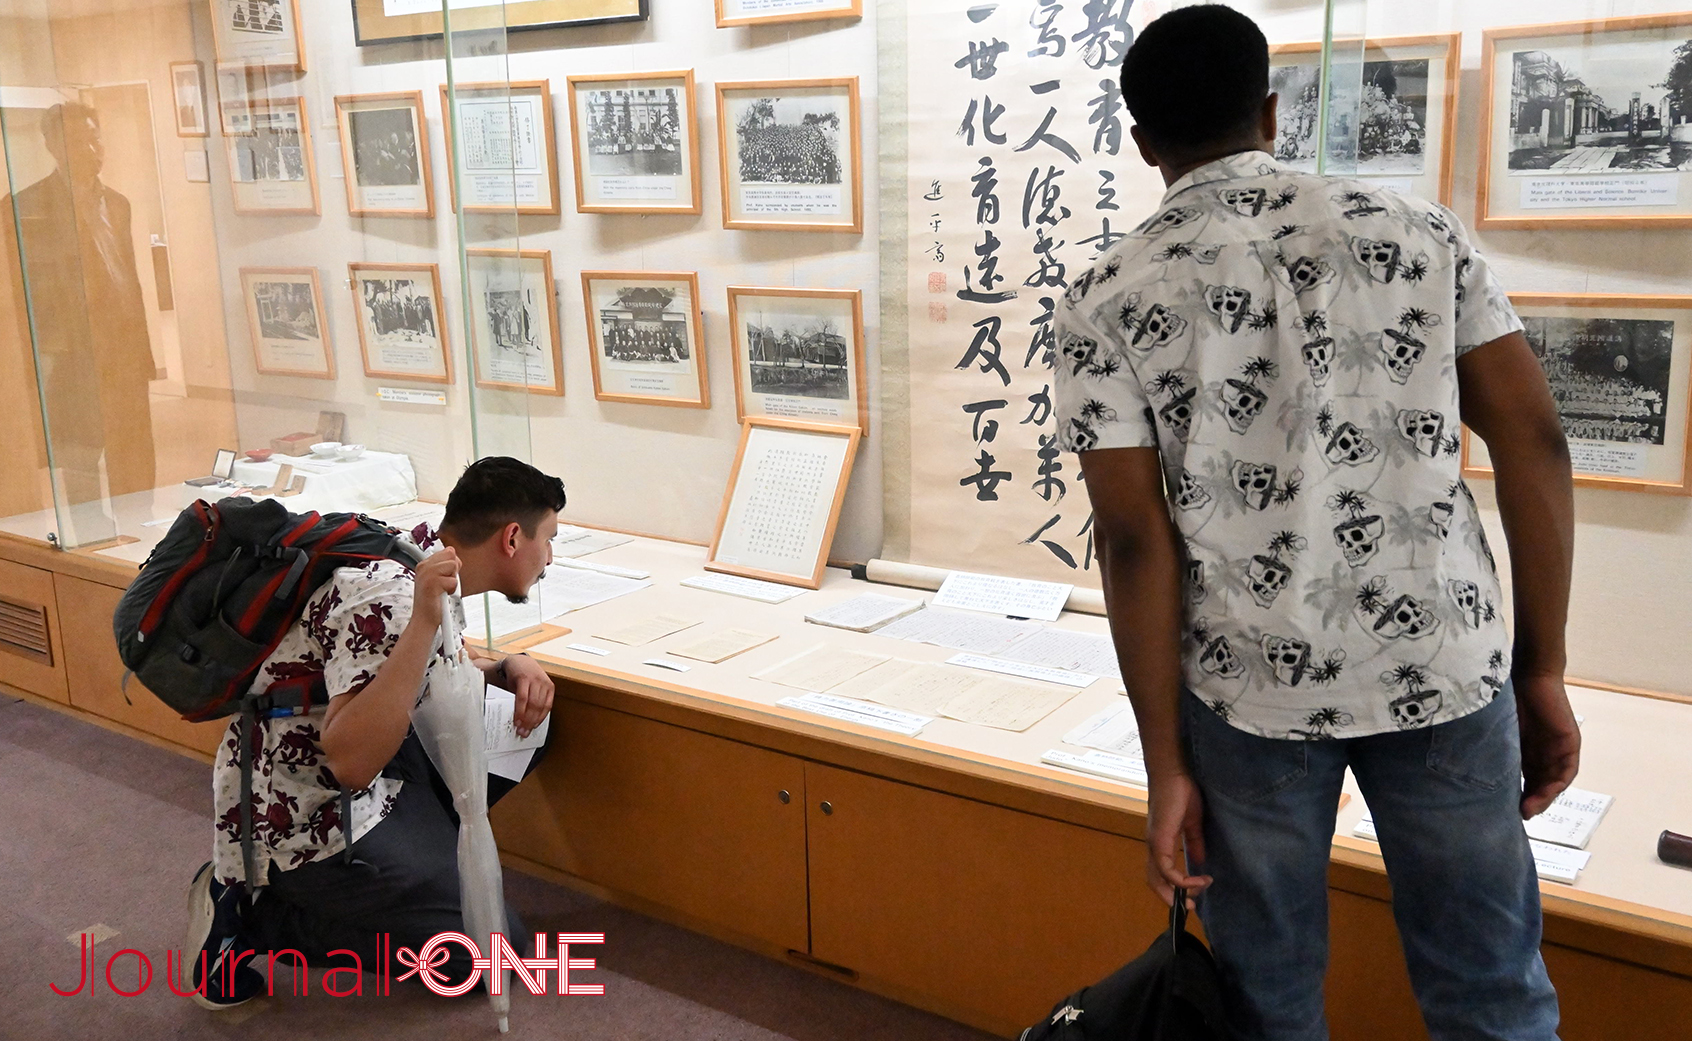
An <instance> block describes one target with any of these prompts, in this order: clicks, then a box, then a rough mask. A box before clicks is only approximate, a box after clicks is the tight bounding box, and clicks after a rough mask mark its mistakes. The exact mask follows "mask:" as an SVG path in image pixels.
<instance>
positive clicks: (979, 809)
mask: <svg viewBox="0 0 1692 1041" xmlns="http://www.w3.org/2000/svg"><path fill="white" fill-rule="evenodd" d="M805 790H806V793H807V800H806V804H805V806H806V815H807V820H808V822H809V827H810V830H809V837H810V853H811V953H812V954H813V955H814V956H815V957H816V958H818V959H821V960H822V961H825V962H831V963H834V964H836V965H841V966H844V967H846V968H849V969H853V970H856V971H857V972H858V973H859V974H861V975H862V976H864V977H866V978H867V980H868V981H870V982H871V985H872V986H874V987H875V988H876V989H880V990H883V991H885V992H887V993H890V994H893V995H894V996H897V997H901V998H904V999H905V1000H909V1001H912V1002H913V1003H916V1004H920V1005H924V1006H926V1007H928V1008H932V1009H934V1010H936V1011H939V1012H942V1013H944V1014H946V1015H950V1016H953V1017H955V1018H958V1019H962V1020H964V1021H966V1022H970V1023H973V1024H975V1025H978V1026H982V1027H985V1028H987V1029H990V1030H994V1031H997V1032H1001V1033H1005V1034H1007V1035H1008V1036H1014V1035H1015V1031H1017V1030H1020V1029H1021V1028H1022V1027H1025V1026H1028V1025H1030V1024H1032V1023H1033V1022H1034V1021H1035V1020H1036V1019H1038V1018H1039V1017H1040V1016H1042V1015H1043V1014H1044V1013H1046V1012H1049V1011H1050V1010H1051V1007H1052V1005H1053V1004H1055V1003H1056V1002H1058V1001H1059V1000H1060V999H1062V998H1063V997H1065V996H1066V995H1068V994H1069V993H1071V992H1073V991H1075V990H1078V989H1080V988H1081V987H1083V986H1086V985H1088V984H1091V983H1095V982H1097V981H1098V980H1099V979H1100V978H1102V977H1104V976H1105V975H1107V974H1109V973H1110V972H1112V971H1114V970H1115V969H1117V968H1118V967H1120V966H1121V965H1122V964H1123V963H1124V962H1126V961H1128V960H1129V959H1131V958H1133V957H1134V956H1135V955H1137V954H1139V953H1140V952H1141V951H1143V950H1144V949H1145V948H1146V946H1147V945H1148V944H1149V943H1150V942H1151V941H1152V940H1153V938H1155V937H1156V936H1157V935H1158V933H1160V932H1161V931H1162V930H1163V929H1164V928H1166V923H1167V916H1168V912H1167V910H1166V909H1164V908H1163V907H1162V906H1161V905H1160V904H1159V903H1158V901H1157V898H1156V897H1155V896H1153V895H1152V893H1151V891H1150V890H1148V889H1147V888H1146V886H1145V884H1144V882H1143V881H1142V879H1143V877H1144V874H1145V867H1144V864H1145V854H1144V846H1143V845H1142V844H1141V843H1139V842H1136V841H1134V840H1132V839H1128V838H1124V837H1122V836H1120V835H1111V834H1108V833H1105V832H1101V831H1095V830H1093V829H1091V828H1083V827H1079V826H1077V825H1073V824H1066V823H1062V822H1060V821H1055V820H1051V819H1048V818H1045V817H1037V816H1034V815H1032V814H1027V813H1022V812H1019V811H1016V810H1007V809H1004V808H1003V807H999V806H992V805H988V804H986V803H980V802H974V801H972V800H969V799H962V798H958V797H957V796H952V795H944V794H941V793H939V792H934V791H929V790H927V789H922V788H915V787H912V786H910V785H905V784H899V783H896V782H893V781H887V780H882V779H880V778H876V777H870V776H867V775H864V774H858V773H852V772H849V771H845V770H840V769H837V768H834V767H829V766H822V765H819V764H816V763H808V764H806V775H805Z"/></svg>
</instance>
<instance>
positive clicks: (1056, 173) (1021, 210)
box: [889, 0, 1163, 585]
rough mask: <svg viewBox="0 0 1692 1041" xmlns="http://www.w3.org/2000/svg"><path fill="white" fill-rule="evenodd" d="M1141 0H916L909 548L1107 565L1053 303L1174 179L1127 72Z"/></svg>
mask: <svg viewBox="0 0 1692 1041" xmlns="http://www.w3.org/2000/svg"><path fill="white" fill-rule="evenodd" d="M1141 6H1142V7H1143V6H1145V5H1143V4H1142V5H1141ZM935 8H943V10H935ZM1131 11H1132V13H1133V15H1134V23H1135V24H1143V21H1142V16H1144V15H1146V14H1147V12H1145V11H1142V10H1140V9H1137V8H1136V7H1135V0H1028V2H1024V3H1016V4H1011V3H997V4H995V3H990V2H979V0H978V2H973V3H970V2H967V0H956V2H949V3H943V4H924V5H922V6H921V7H920V8H918V7H917V6H916V5H912V8H911V10H910V13H909V20H908V23H907V26H906V30H907V31H906V39H907V40H908V41H909V43H908V46H907V50H908V54H907V61H906V69H907V79H906V83H905V85H904V86H905V89H906V92H907V94H906V96H907V97H908V99H909V100H908V102H907V105H908V126H909V131H908V133H909V145H908V164H907V171H908V173H907V184H906V204H907V227H906V235H907V239H908V241H907V243H906V268H907V283H908V284H907V293H908V296H907V312H908V313H907V318H908V322H909V345H910V346H909V369H910V386H909V394H910V405H909V414H910V431H909V436H910V445H911V448H910V453H909V465H910V473H909V482H908V487H909V489H910V491H909V514H908V517H909V522H908V523H909V545H908V547H900V546H892V547H890V548H891V549H904V550H906V553H905V555H907V556H908V558H909V559H910V560H913V561H916V562H920V563H923V564H931V565H935V566H941V567H966V566H967V567H971V568H973V569H975V570H997V571H1003V572H1008V573H1012V574H1017V575H1026V576H1030V577H1041V578H1054V579H1060V580H1063V581H1068V582H1074V583H1078V584H1082V585H1096V584H1097V582H1098V579H1097V577H1096V576H1097V565H1096V562H1095V560H1094V552H1093V543H1092V534H1091V533H1092V511H1091V508H1090V506H1089V503H1088V499H1087V489H1086V486H1085V485H1084V484H1083V483H1082V482H1081V475H1080V473H1079V472H1078V471H1077V468H1076V463H1075V457H1074V456H1073V455H1070V454H1066V453H1062V452H1060V451H1059V450H1058V447H1057V425H1056V421H1055V419H1054V418H1053V413H1052V397H1051V395H1052V389H1051V388H1052V378H1051V377H1052V366H1053V363H1054V361H1055V358H1054V352H1055V349H1056V340H1055V338H1054V337H1053V330H1052V318H1053V313H1054V310H1055V307H1056V305H1057V303H1058V302H1059V301H1060V300H1061V299H1062V297H1063V293H1064V292H1065V290H1066V289H1067V288H1068V286H1069V283H1070V281H1071V280H1072V279H1073V278H1074V276H1075V275H1077V274H1079V273H1080V272H1081V271H1083V270H1085V269H1086V268H1087V267H1088V266H1089V265H1090V264H1092V262H1093V261H1094V260H1095V259H1097V258H1098V257H1099V256H1100V255H1101V254H1103V253H1104V252H1105V251H1107V250H1108V249H1109V248H1110V247H1111V246H1113V245H1114V244H1116V243H1117V242H1118V241H1120V240H1121V238H1122V237H1123V235H1124V234H1125V233H1126V232H1127V231H1128V230H1129V229H1130V228H1131V227H1132V226H1133V225H1134V224H1136V223H1138V222H1139V220H1140V219H1141V218H1143V217H1144V216H1146V215H1147V214H1149V213H1150V212H1151V210H1152V208H1153V207H1154V206H1155V205H1156V202H1157V199H1158V198H1159V196H1160V195H1161V194H1162V190H1163V188H1162V184H1161V182H1160V181H1159V180H1158V178H1157V176H1156V173H1155V171H1152V170H1151V169H1149V168H1148V167H1146V166H1145V165H1144V164H1143V163H1142V161H1141V160H1140V157H1139V155H1138V152H1137V151H1136V149H1135V147H1134V144H1133V141H1132V140H1131V139H1130V137H1129V134H1128V126H1129V124H1130V119H1129V116H1128V113H1127V110H1126V109H1125V108H1124V107H1123V104H1122V95H1121V90H1120V88H1119V86H1118V78H1119V74H1120V69H1121V64H1122V58H1123V56H1124V54H1126V52H1127V49H1128V46H1129V45H1130V43H1132V41H1133V31H1134V30H1133V28H1132V27H1131V24H1130V19H1129V15H1130V12H1131ZM901 476H902V475H901ZM890 486H891V487H904V483H903V482H902V481H893V482H890ZM903 505H904V504H902V503H901V504H896V505H890V508H889V513H890V515H891V514H893V513H894V512H895V510H896V509H899V508H902V507H903Z"/></svg>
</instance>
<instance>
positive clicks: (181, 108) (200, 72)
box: [170, 61, 211, 137]
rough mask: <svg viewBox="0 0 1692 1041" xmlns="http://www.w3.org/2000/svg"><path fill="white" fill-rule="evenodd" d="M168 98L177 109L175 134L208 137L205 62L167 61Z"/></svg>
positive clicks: (178, 135) (209, 130)
mask: <svg viewBox="0 0 1692 1041" xmlns="http://www.w3.org/2000/svg"><path fill="white" fill-rule="evenodd" d="M170 99H171V103H172V107H173V108H174V109H175V111H176V136H177V137H209V136H211V126H210V125H209V123H210V121H209V119H208V117H207V116H206V76H205V66H203V65H201V64H200V63H199V62H197V61H173V62H171V63H170Z"/></svg>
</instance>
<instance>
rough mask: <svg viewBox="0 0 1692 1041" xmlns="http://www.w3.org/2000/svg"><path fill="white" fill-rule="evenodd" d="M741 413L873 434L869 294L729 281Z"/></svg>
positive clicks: (735, 386)
mask: <svg viewBox="0 0 1692 1041" xmlns="http://www.w3.org/2000/svg"><path fill="white" fill-rule="evenodd" d="M728 298H729V328H730V329H731V330H732V331H733V334H734V396H735V407H736V409H737V414H738V416H739V418H741V419H746V418H748V417H752V416H774V417H777V418H780V419H796V420H804V421H807V422H822V423H845V424H849V425H852V426H856V427H857V428H858V429H860V430H862V431H864V432H865V433H868V432H869V400H868V397H867V394H866V389H865V382H864V318H863V294H862V293H861V292H860V291H859V290H856V289H770V288H758V287H754V286H729V290H728Z"/></svg>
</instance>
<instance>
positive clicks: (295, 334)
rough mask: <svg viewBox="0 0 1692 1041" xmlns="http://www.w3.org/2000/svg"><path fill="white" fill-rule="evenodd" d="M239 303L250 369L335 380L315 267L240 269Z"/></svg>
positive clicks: (331, 352) (327, 326)
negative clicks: (249, 344) (244, 314)
mask: <svg viewBox="0 0 1692 1041" xmlns="http://www.w3.org/2000/svg"><path fill="white" fill-rule="evenodd" d="M240 275H241V297H242V301H243V303H244V304H245V305H246V311H247V329H248V331H249V334H250V335H251V337H252V342H253V363H254V366H255V367H256V368H257V369H258V371H259V372H260V373H261V374H263V375H266V376H305V377H309V378H311V379H321V380H332V379H334V378H335V353H334V350H333V349H332V348H331V347H330V340H329V324H328V321H327V315H326V314H325V312H324V310H323V286H322V284H321V283H320V282H319V281H318V278H317V269H316V268H314V267H244V268H242V269H241V271H240Z"/></svg>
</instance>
